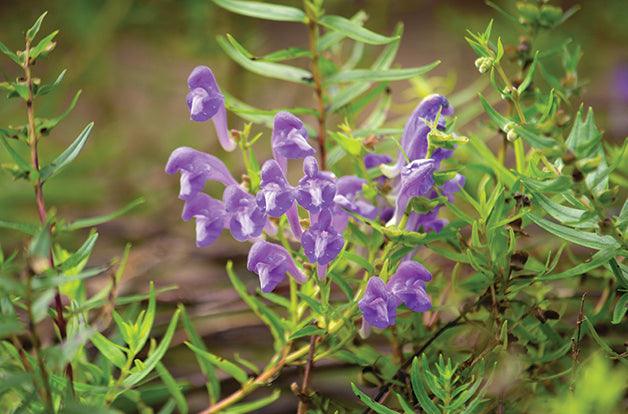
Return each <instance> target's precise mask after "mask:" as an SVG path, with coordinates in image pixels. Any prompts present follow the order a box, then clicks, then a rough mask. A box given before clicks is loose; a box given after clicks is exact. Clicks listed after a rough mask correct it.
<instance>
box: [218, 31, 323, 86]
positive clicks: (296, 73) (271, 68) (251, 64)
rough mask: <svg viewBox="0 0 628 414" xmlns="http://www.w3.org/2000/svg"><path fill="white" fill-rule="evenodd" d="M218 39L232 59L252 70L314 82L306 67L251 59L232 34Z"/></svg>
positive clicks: (292, 80)
mask: <svg viewBox="0 0 628 414" xmlns="http://www.w3.org/2000/svg"><path fill="white" fill-rule="evenodd" d="M216 41H217V42H218V45H219V46H220V47H221V48H222V50H224V52H225V53H226V54H227V55H228V56H229V57H230V58H231V59H233V60H234V61H235V62H236V63H238V64H239V65H240V66H242V67H243V68H245V69H247V70H249V71H250V72H253V73H256V74H258V75H261V76H265V77H267V78H274V79H281V80H285V81H288V82H295V83H302V84H306V85H309V84H311V83H312V74H311V73H310V72H308V71H307V70H305V69H301V68H297V67H294V66H288V65H284V64H281V63H272V62H260V61H256V60H251V59H250V58H248V57H247V56H246V55H244V54H243V53H242V49H244V47H243V46H242V45H241V44H240V43H238V42H237V41H236V40H235V39H234V38H233V37H232V36H231V35H227V39H225V38H224V37H222V36H218V37H217V38H216ZM236 45H237V46H236Z"/></svg>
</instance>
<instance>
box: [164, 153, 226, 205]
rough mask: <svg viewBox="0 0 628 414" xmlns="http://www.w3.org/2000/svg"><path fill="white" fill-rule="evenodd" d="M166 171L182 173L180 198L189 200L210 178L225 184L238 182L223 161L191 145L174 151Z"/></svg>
mask: <svg viewBox="0 0 628 414" xmlns="http://www.w3.org/2000/svg"><path fill="white" fill-rule="evenodd" d="M166 172H167V173H168V174H174V173H176V172H180V173H181V190H180V192H179V198H180V199H182V200H187V199H189V198H191V197H193V196H194V195H196V194H197V193H199V192H200V191H202V190H203V187H205V183H206V182H207V181H209V180H212V181H218V182H221V183H223V184H224V185H232V184H237V182H236V180H235V179H234V178H233V176H231V173H230V172H229V170H228V169H227V167H226V166H225V164H224V163H223V162H222V161H220V160H219V159H218V158H216V157H214V156H213V155H209V154H206V153H204V152H200V151H197V150H195V149H193V148H189V147H180V148H177V149H175V150H174V151H172V154H170V158H169V159H168V163H167V164H166Z"/></svg>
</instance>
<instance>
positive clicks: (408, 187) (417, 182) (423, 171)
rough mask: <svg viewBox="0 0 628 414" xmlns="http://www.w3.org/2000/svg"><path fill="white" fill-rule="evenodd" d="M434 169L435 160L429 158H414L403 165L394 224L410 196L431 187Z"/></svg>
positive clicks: (401, 215) (402, 213) (426, 190)
mask: <svg viewBox="0 0 628 414" xmlns="http://www.w3.org/2000/svg"><path fill="white" fill-rule="evenodd" d="M435 170H436V162H435V161H434V160H431V159H427V160H425V159H423V160H415V161H412V162H411V163H410V164H408V165H406V166H405V167H403V169H402V170H401V182H400V187H399V193H398V194H397V203H396V205H395V214H394V216H393V220H394V224H398V223H399V221H400V220H401V217H403V215H404V213H405V211H406V208H407V207H408V203H409V202H410V199H411V198H412V197H417V196H422V195H425V194H427V193H428V191H429V190H430V189H431V188H432V186H433V185H434V171H435Z"/></svg>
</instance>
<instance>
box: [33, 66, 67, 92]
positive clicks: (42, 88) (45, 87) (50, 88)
mask: <svg viewBox="0 0 628 414" xmlns="http://www.w3.org/2000/svg"><path fill="white" fill-rule="evenodd" d="M66 72H67V69H63V71H62V72H61V73H60V74H59V76H57V79H55V81H54V82H52V83H48V84H45V85H42V86H40V87H38V88H37V89H36V90H35V95H36V96H44V95H47V94H48V93H50V92H52V91H53V90H54V89H55V88H56V87H57V86H59V84H60V83H61V81H63V78H64V77H65V74H66Z"/></svg>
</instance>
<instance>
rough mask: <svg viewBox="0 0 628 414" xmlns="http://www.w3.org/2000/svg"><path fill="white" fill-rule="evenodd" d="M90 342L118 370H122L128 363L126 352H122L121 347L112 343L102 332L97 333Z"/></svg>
mask: <svg viewBox="0 0 628 414" xmlns="http://www.w3.org/2000/svg"><path fill="white" fill-rule="evenodd" d="M90 341H91V342H92V344H94V346H95V347H96V349H98V351H99V352H100V353H101V354H102V355H103V356H104V357H105V358H106V359H107V361H109V362H111V363H112V364H113V365H115V366H116V367H118V368H122V367H123V366H124V365H125V363H126V357H125V356H124V352H122V351H121V350H120V347H119V346H118V345H116V344H115V343H113V342H111V341H110V340H109V339H107V338H106V337H105V336H104V335H102V334H101V333H100V332H95V333H94V334H93V335H92V337H91V338H90Z"/></svg>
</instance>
